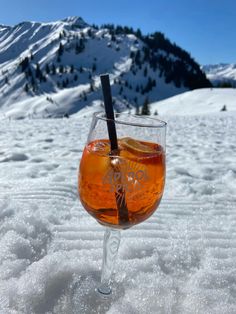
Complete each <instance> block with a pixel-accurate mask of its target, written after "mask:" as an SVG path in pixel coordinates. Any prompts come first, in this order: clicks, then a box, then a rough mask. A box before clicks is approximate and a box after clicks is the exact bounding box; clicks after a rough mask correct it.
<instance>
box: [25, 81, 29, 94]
mask: <svg viewBox="0 0 236 314" xmlns="http://www.w3.org/2000/svg"><path fill="white" fill-rule="evenodd" d="M24 90H25V92H26V93H28V92H29V84H28V83H26V84H25V87H24Z"/></svg>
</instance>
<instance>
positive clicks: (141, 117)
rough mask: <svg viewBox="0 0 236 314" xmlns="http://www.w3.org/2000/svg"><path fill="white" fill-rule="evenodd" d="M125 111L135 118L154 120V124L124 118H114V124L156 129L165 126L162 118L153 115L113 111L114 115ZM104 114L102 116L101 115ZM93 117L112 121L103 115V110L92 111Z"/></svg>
mask: <svg viewBox="0 0 236 314" xmlns="http://www.w3.org/2000/svg"><path fill="white" fill-rule="evenodd" d="M122 113H125V114H127V116H130V117H133V118H136V119H140V120H143V121H145V120H151V121H153V122H156V124H151V123H148V121H146V123H138V122H128V121H124V120H119V119H116V117H115V119H114V122H115V124H123V125H131V126H137V127H148V128H156V129H162V128H165V127H166V125H167V123H166V122H165V121H163V120H160V119H157V118H154V117H149V116H140V115H136V114H132V113H128V112H116V113H114V115H119V114H122ZM102 115H104V116H102ZM93 117H95V118H97V119H99V120H103V121H106V122H107V121H113V120H112V119H108V118H107V117H106V116H105V111H96V112H94V113H93Z"/></svg>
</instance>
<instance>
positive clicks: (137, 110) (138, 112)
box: [135, 105, 140, 116]
mask: <svg viewBox="0 0 236 314" xmlns="http://www.w3.org/2000/svg"><path fill="white" fill-rule="evenodd" d="M135 114H136V115H137V116H139V115H140V111H139V106H138V105H137V106H136V109H135Z"/></svg>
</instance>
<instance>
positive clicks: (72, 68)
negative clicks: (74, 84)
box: [70, 64, 75, 73]
mask: <svg viewBox="0 0 236 314" xmlns="http://www.w3.org/2000/svg"><path fill="white" fill-rule="evenodd" d="M74 70H75V68H74V65H73V64H72V65H71V66H70V73H74Z"/></svg>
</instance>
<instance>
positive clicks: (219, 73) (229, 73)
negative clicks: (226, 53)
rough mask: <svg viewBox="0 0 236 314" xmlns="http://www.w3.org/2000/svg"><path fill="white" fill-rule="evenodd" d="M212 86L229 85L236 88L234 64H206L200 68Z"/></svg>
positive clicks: (235, 67)
mask: <svg viewBox="0 0 236 314" xmlns="http://www.w3.org/2000/svg"><path fill="white" fill-rule="evenodd" d="M201 68H202V70H203V71H204V72H205V73H206V75H207V78H208V79H209V80H210V81H211V82H212V84H213V85H215V86H216V85H219V84H222V83H230V84H231V85H232V86H233V87H235V86H236V64H233V63H232V64H228V63H220V64H208V65H204V66H202V67H201Z"/></svg>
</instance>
